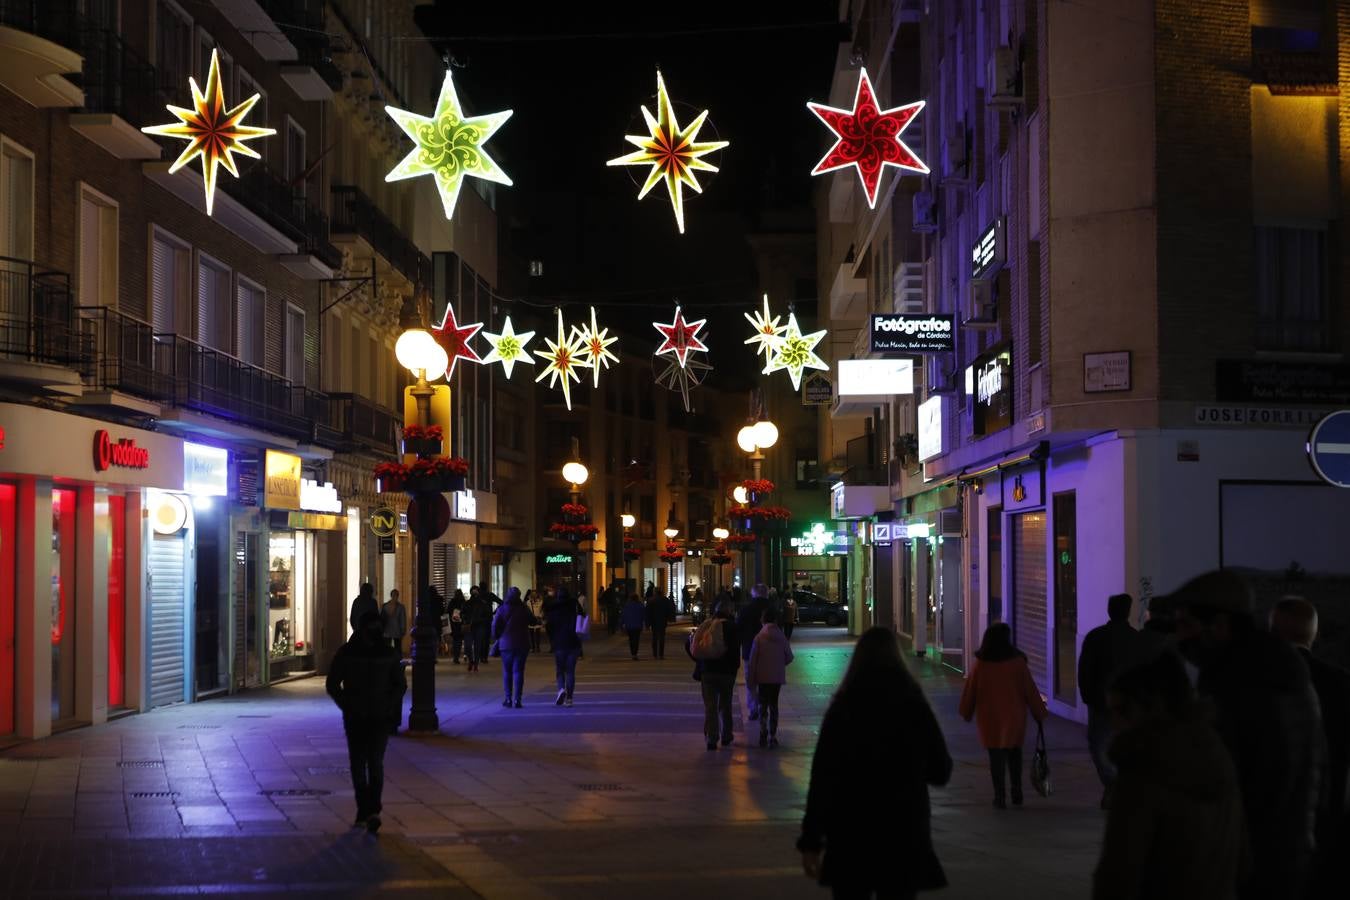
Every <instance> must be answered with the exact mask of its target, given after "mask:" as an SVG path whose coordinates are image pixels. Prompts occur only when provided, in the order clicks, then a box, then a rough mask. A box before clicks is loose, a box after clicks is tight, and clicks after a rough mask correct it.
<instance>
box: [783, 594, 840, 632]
mask: <svg viewBox="0 0 1350 900" xmlns="http://www.w3.org/2000/svg"><path fill="white" fill-rule="evenodd" d="M792 598H793V599H794V600H796V601H797V621H798V622H801V623H806V622H824V623H825V624H826V625H829V626H830V627H831V628H837V627H838V626H840V625H843V624H844V623H845V622H847V621H848V606H847V605H845V604H843V603H840V602H838V601H837V600H827V599H825V598H824V597H822V596H820V595H819V594H813V593H812V592H810V591H793V592H792Z"/></svg>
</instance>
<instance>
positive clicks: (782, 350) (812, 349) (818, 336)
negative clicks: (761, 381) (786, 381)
mask: <svg viewBox="0 0 1350 900" xmlns="http://www.w3.org/2000/svg"><path fill="white" fill-rule="evenodd" d="M827 333H828V332H825V331H816V332H812V333H811V334H806V335H804V334H802V330H801V328H800V327H798V325H797V314H796V313H788V323H787V327H786V328H784V329H783V337H782V338H781V341H782V343H780V344H779V345H778V346H777V347H775V348H774V351H773V353H772V354H771V355H770V356H769V362H768V364H767V365H765V366H764V374H765V375H768V374H770V373H772V372H777V371H778V370H779V369H787V373H788V377H790V378H791V379H792V389H793V390H794V391H795V390H800V389H801V386H802V369H825V370H826V371H828V370H829V368H830V366H829V364H828V363H826V362H825V360H823V359H821V358H820V357H819V356H817V355H816V344H819V343H820V342H821V340H822V339H823V338H824V337H825V335H826V334H827Z"/></svg>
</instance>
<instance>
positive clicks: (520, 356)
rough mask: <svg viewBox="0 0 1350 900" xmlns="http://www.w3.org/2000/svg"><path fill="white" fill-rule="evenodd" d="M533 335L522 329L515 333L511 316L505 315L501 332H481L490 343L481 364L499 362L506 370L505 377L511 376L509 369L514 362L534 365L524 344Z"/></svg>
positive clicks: (531, 332)
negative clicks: (489, 347)
mask: <svg viewBox="0 0 1350 900" xmlns="http://www.w3.org/2000/svg"><path fill="white" fill-rule="evenodd" d="M533 337H534V332H533V331H522V332H520V334H516V332H515V330H514V329H513V328H512V327H511V317H510V316H507V317H506V321H505V322H503V323H502V330H501V334H493V333H492V332H491V331H485V332H483V338H484V340H486V341H487V342H488V344H489V345H491V347H492V349H491V350H490V351H488V355H487V356H485V357H483V365H488V364H490V363H495V362H499V363H501V364H502V368H503V369H505V370H506V377H507V378H510V377H511V369H512V368H513V367H514V366H515V364H516V363H529V364H530V365H534V360H533V359H531V358H530V354H529V351H527V350H526V349H525V345H526V344H528V343H529V342H530V339H531V338H533Z"/></svg>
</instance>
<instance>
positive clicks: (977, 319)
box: [961, 281, 998, 329]
mask: <svg viewBox="0 0 1350 900" xmlns="http://www.w3.org/2000/svg"><path fill="white" fill-rule="evenodd" d="M997 285H998V282H997V281H972V282H970V283H969V285H968V290H967V292H966V308H965V309H964V310H963V312H964V314H965V315H964V318H963V319H962V322H961V325H962V327H963V328H968V329H969V328H975V329H989V328H994V327H996V326H997V325H998V289H997Z"/></svg>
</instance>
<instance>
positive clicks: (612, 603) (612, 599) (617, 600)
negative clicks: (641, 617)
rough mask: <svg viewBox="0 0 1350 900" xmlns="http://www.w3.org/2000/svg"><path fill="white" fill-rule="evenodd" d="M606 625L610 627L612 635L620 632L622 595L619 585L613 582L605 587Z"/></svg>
mask: <svg viewBox="0 0 1350 900" xmlns="http://www.w3.org/2000/svg"><path fill="white" fill-rule="evenodd" d="M603 600H604V604H605V625H606V627H608V628H609V633H610V634H611V635H616V634H618V633H619V617H620V615H621V614H622V611H623V603H622V597H621V595H620V593H619V586H618V585H617V584H611V585H610V586H609V587H607V588H605V595H604V598H603Z"/></svg>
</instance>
